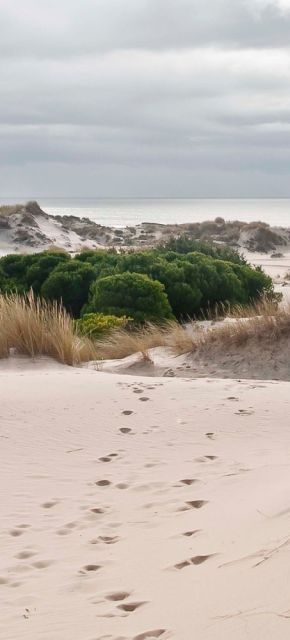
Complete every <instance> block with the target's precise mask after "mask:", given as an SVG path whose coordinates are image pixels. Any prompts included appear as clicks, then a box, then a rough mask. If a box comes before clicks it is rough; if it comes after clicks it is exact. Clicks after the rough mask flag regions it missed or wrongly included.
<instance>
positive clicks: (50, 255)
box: [0, 237, 275, 323]
mask: <svg viewBox="0 0 290 640" xmlns="http://www.w3.org/2000/svg"><path fill="white" fill-rule="evenodd" d="M30 289H32V291H33V293H34V294H35V295H37V296H40V297H42V298H44V299H45V300H48V301H57V302H58V303H59V304H62V305H63V306H64V307H65V309H66V310H67V311H68V312H69V314H71V315H72V316H73V317H74V318H79V317H80V316H82V315H84V314H85V313H90V312H94V313H104V314H106V315H116V316H118V317H120V316H124V315H125V316H130V317H131V318H133V319H134V321H135V322H137V323H140V322H148V321H153V322H163V321H164V320H168V319H170V318H173V317H174V318H175V319H176V320H178V321H183V320H188V319H190V318H196V317H200V316H202V315H203V313H204V312H205V311H206V312H208V310H210V309H213V308H215V307H216V305H217V304H230V305H235V304H241V305H247V304H249V303H251V302H254V301H257V300H259V299H260V298H261V297H265V296H266V297H267V298H269V299H270V298H275V294H274V290H273V283H272V280H271V278H270V277H268V276H267V275H266V274H265V273H264V272H263V271H262V270H261V269H259V268H253V267H251V266H250V265H249V264H248V263H247V262H246V260H245V259H244V258H243V257H242V256H240V255H239V253H237V252H236V251H235V250H233V249H229V248H227V247H216V246H214V245H211V244H209V243H201V242H199V241H195V240H190V239H188V238H186V237H182V238H178V239H176V240H170V241H169V242H168V243H167V244H165V245H164V246H161V247H159V248H156V249H151V250H148V249H147V250H143V251H136V252H134V251H131V252H130V251H128V250H127V251H124V250H120V251H119V252H117V251H116V250H114V249H110V250H96V251H94V250H86V251H82V252H81V253H79V254H78V255H76V256H75V257H73V258H72V257H71V256H70V255H69V254H66V253H65V252H61V251H52V250H50V251H44V252H42V253H37V254H30V255H19V254H15V255H14V254H12V255H8V256H5V257H2V258H0V293H11V292H14V293H18V294H27V293H28V292H29V291H30Z"/></svg>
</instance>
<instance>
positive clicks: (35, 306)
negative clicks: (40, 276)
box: [0, 294, 96, 365]
mask: <svg viewBox="0 0 290 640" xmlns="http://www.w3.org/2000/svg"><path fill="white" fill-rule="evenodd" d="M11 348H12V349H15V350H16V352H17V353H19V354H23V355H27V356H31V357H34V356H37V355H45V356H50V357H51V358H54V359H55V360H57V361H58V362H61V363H63V364H68V365H75V364H79V363H81V362H86V361H88V360H93V359H95V358H96V348H95V345H94V343H93V342H91V341H90V340H89V339H87V338H80V337H78V336H77V335H76V334H75V331H74V327H73V321H72V319H71V318H70V316H69V315H68V314H67V312H66V311H65V310H64V309H63V308H62V307H61V306H60V305H58V304H56V303H49V302H45V301H44V300H39V299H36V298H34V296H33V295H32V294H29V295H28V296H19V295H16V294H15V295H2V296H0V357H2V358H4V357H7V356H8V355H9V349H11Z"/></svg>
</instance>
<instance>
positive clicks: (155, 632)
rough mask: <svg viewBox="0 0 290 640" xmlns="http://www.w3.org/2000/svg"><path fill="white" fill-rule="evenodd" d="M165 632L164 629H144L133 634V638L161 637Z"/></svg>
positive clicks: (134, 639)
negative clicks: (135, 634) (142, 631)
mask: <svg viewBox="0 0 290 640" xmlns="http://www.w3.org/2000/svg"><path fill="white" fill-rule="evenodd" d="M164 633H166V629H153V631H145V632H144V633H139V634H138V635H137V636H134V638H133V640H147V638H161V636H163V634H164Z"/></svg>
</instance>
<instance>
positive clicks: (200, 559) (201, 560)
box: [190, 554, 212, 566]
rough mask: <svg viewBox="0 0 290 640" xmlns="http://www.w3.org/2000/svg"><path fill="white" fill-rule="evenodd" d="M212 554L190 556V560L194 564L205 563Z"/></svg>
mask: <svg viewBox="0 0 290 640" xmlns="http://www.w3.org/2000/svg"><path fill="white" fill-rule="evenodd" d="M211 555H212V554H210V555H207V556H194V557H193V558H190V562H191V564H194V565H196V566H197V565H199V564H203V563H204V562H206V561H207V560H208V559H209V558H210V557H211Z"/></svg>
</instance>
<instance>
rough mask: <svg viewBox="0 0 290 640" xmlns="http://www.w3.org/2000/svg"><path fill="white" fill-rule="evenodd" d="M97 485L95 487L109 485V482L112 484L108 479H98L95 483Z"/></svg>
mask: <svg viewBox="0 0 290 640" xmlns="http://www.w3.org/2000/svg"><path fill="white" fill-rule="evenodd" d="M95 484H96V485H97V487H109V485H110V484H112V483H111V482H110V480H98V482H96V483H95Z"/></svg>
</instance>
